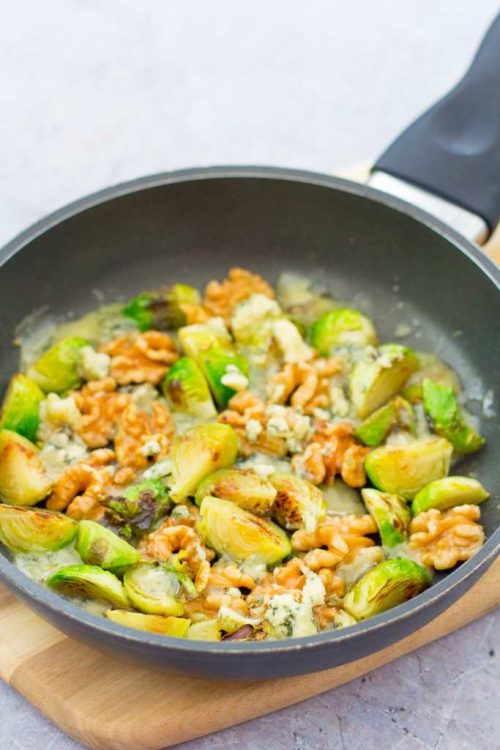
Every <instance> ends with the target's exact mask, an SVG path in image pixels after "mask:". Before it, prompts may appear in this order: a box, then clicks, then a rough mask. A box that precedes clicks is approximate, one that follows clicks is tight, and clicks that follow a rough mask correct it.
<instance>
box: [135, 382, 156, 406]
mask: <svg viewBox="0 0 500 750" xmlns="http://www.w3.org/2000/svg"><path fill="white" fill-rule="evenodd" d="M130 395H131V397H132V401H133V402H134V403H135V404H136V406H137V407H138V408H139V409H146V410H149V409H150V408H151V404H152V403H153V401H157V400H158V395H159V394H158V391H157V390H156V388H155V387H154V385H151V383H143V384H142V385H138V386H134V387H133V388H131V390H130Z"/></svg>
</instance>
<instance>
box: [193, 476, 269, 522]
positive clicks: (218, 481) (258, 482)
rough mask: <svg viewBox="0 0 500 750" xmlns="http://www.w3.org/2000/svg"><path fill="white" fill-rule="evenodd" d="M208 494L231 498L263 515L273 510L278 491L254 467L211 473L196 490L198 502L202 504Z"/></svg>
mask: <svg viewBox="0 0 500 750" xmlns="http://www.w3.org/2000/svg"><path fill="white" fill-rule="evenodd" d="M206 495H213V497H222V498H223V499H224V500H231V501H232V502H233V503H236V504H237V505H239V506H240V507H242V508H245V509H246V510H250V511H252V513H256V514H257V515H258V516H263V515H265V514H266V513H269V511H270V510H271V507H272V504H273V502H274V500H275V498H276V495H277V491H276V489H275V488H274V487H273V485H272V484H271V482H269V481H268V480H267V479H263V478H262V477H260V476H259V475H258V474H257V473H256V472H255V471H252V469H219V471H214V472H213V474H209V475H208V477H206V478H205V479H204V480H203V481H202V483H201V484H200V486H199V487H198V489H197V490H196V496H195V500H196V504H197V505H201V501H202V500H203V498H204V497H206Z"/></svg>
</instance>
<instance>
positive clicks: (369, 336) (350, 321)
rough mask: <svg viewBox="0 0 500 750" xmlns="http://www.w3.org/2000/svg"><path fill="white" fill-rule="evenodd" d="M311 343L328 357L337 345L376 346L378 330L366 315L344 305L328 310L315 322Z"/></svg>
mask: <svg viewBox="0 0 500 750" xmlns="http://www.w3.org/2000/svg"><path fill="white" fill-rule="evenodd" d="M311 343H312V345H313V346H314V348H315V349H316V350H317V351H318V352H319V353H320V354H321V355H322V356H323V357H328V356H329V355H330V354H331V352H332V349H334V348H335V347H337V346H376V344H377V331H376V330H375V326H374V325H373V323H372V322H371V320H370V319H369V318H367V317H366V315H363V314H362V313H360V312H358V310H349V309H348V308H347V307H343V308H340V309H338V310H331V311H330V312H327V313H326V315H323V316H322V317H321V318H320V319H319V320H317V321H316V322H315V323H314V324H313V326H312V328H311Z"/></svg>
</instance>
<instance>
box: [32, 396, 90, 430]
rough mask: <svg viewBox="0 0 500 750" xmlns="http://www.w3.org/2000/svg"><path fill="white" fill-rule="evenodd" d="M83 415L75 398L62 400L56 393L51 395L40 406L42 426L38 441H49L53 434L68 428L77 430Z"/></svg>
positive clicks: (67, 397)
mask: <svg viewBox="0 0 500 750" xmlns="http://www.w3.org/2000/svg"><path fill="white" fill-rule="evenodd" d="M81 418H82V415H81V414H80V411H79V409H78V407H77V405H76V401H75V398H74V396H66V398H61V397H60V396H58V395H57V394H56V393H49V394H48V395H47V398H46V399H45V400H44V401H42V403H41V404H40V426H39V428H38V436H37V437H38V439H39V440H43V441H45V440H47V439H49V437H50V435H51V434H52V432H54V431H55V430H59V429H60V428H61V427H63V426H66V427H70V428H72V429H77V428H78V427H79V426H80V422H81Z"/></svg>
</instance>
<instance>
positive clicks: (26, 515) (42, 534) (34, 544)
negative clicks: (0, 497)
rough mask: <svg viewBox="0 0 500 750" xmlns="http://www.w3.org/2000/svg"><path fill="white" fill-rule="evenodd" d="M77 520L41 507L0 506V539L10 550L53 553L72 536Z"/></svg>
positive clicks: (73, 535) (63, 545) (69, 540)
mask: <svg viewBox="0 0 500 750" xmlns="http://www.w3.org/2000/svg"><path fill="white" fill-rule="evenodd" d="M77 526H78V524H77V522H76V521H74V520H73V519H72V518H70V517H69V516H66V515H64V513H56V512H55V511H51V510H45V509H44V508H25V507H22V506H21V507H16V506H14V505H4V504H3V505H0V542H2V544H5V546H6V547H8V548H9V549H10V550H12V552H26V553H30V554H42V553H43V552H54V551H56V550H58V549H62V547H65V546H66V545H67V544H69V543H70V542H71V541H72V540H73V539H74V537H75V534H76V529H77Z"/></svg>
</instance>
